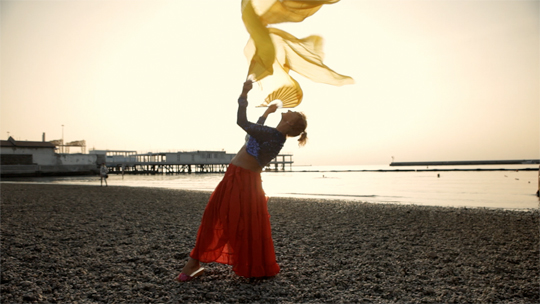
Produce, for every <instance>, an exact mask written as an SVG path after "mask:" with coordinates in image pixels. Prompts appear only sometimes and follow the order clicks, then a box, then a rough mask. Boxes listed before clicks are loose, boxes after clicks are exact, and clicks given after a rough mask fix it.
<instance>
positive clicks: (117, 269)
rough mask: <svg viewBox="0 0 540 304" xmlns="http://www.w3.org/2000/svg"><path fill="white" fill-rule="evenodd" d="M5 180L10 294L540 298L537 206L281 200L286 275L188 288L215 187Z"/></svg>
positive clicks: (58, 297) (58, 298) (207, 281)
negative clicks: (183, 273)
mask: <svg viewBox="0 0 540 304" xmlns="http://www.w3.org/2000/svg"><path fill="white" fill-rule="evenodd" d="M1 187H2V188H1V190H2V191H1V198H2V205H1V211H2V212H1V232H2V233H1V240H2V242H1V246H2V248H1V251H2V256H1V262H2V263H1V267H2V278H1V293H2V298H3V300H4V301H6V302H23V301H29V302H74V301H77V302H84V301H89V302H100V303H114V302H165V303H174V302H241V301H247V302H285V303H287V302H289V303H296V302H332V303H335V302H377V303H396V302H404V303H405V302H441V303H453V302H512V303H536V302H539V301H540V292H539V290H538V285H539V283H540V281H539V278H538V273H539V270H540V267H539V261H538V255H539V251H538V249H539V242H540V241H539V239H540V237H539V231H538V225H539V212H538V211H529V212H523V211H519V212H517V211H505V210H492V209H481V208H477V209H468V208H446V207H427V206H412V205H390V204H369V203H359V202H351V201H339V200H318V199H298V198H279V197H272V198H271V199H270V200H269V203H268V207H269V212H270V215H271V222H272V231H273V239H274V245H275V249H276V257H277V260H278V263H279V264H280V266H281V272H280V274H279V275H278V276H276V277H275V278H269V279H264V280H254V279H245V278H241V277H237V276H236V275H235V274H234V273H233V272H232V270H231V269H230V267H229V266H225V265H220V264H216V263H212V264H208V265H206V268H207V272H206V273H205V274H204V275H203V276H202V277H200V278H198V279H196V280H194V281H191V282H188V283H185V284H180V283H177V282H175V281H174V280H173V279H174V278H175V276H176V275H177V274H178V273H179V271H180V269H181V267H182V266H183V264H184V262H185V261H186V259H187V257H188V254H189V251H190V250H191V248H192V246H193V244H194V242H195V237H196V232H197V229H198V225H199V222H200V218H201V216H202V212H203V211H204V207H205V206H206V202H207V200H208V197H209V195H210V193H209V192H199V191H187V190H171V189H159V188H142V187H141V188H131V187H113V186H111V187H99V186H74V185H43V184H11V183H2V185H1Z"/></svg>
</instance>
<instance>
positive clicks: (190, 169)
mask: <svg viewBox="0 0 540 304" xmlns="http://www.w3.org/2000/svg"><path fill="white" fill-rule="evenodd" d="M89 153H90V154H97V155H100V156H102V157H101V158H102V159H104V160H105V161H104V163H105V165H106V166H107V168H108V169H109V172H110V173H117V174H126V173H127V174H175V173H223V172H225V171H226V170H227V167H228V166H229V163H230V162H231V160H232V159H233V158H234V156H236V154H233V153H226V152H225V151H188V152H157V153H155V152H148V153H138V152H137V151H132V150H91V151H89ZM292 164H293V159H292V154H280V155H278V156H277V157H276V158H274V159H273V160H272V161H271V162H270V163H269V164H268V166H267V167H266V168H265V169H266V170H267V171H285V170H287V168H288V169H289V170H292Z"/></svg>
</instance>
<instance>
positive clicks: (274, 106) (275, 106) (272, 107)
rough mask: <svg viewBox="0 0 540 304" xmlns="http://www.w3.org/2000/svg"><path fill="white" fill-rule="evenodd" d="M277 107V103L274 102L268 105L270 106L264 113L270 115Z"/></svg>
mask: <svg viewBox="0 0 540 304" xmlns="http://www.w3.org/2000/svg"><path fill="white" fill-rule="evenodd" d="M277 108H278V106H277V104H275V103H273V104H271V105H269V106H268V108H267V109H266V112H264V114H266V115H268V114H271V113H274V112H275V111H276V110H277Z"/></svg>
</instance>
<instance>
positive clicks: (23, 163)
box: [0, 137, 100, 177]
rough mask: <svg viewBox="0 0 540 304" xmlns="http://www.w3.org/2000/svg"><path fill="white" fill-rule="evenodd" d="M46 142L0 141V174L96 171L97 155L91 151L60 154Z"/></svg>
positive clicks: (37, 174) (38, 174)
mask: <svg viewBox="0 0 540 304" xmlns="http://www.w3.org/2000/svg"><path fill="white" fill-rule="evenodd" d="M56 149H57V148H56V145H54V144H53V143H51V142H46V141H19V140H15V139H13V137H9V138H8V140H1V141H0V160H1V167H0V168H1V176H2V177H15V176H48V175H49V176H51V175H88V174H97V173H98V172H99V167H98V164H99V160H100V159H99V157H98V156H97V155H90V154H82V153H77V154H59V153H56Z"/></svg>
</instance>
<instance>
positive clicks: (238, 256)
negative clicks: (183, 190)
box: [177, 80, 307, 282]
mask: <svg viewBox="0 0 540 304" xmlns="http://www.w3.org/2000/svg"><path fill="white" fill-rule="evenodd" d="M252 87H253V82H252V81H251V80H248V81H246V82H244V86H243V89H242V94H241V95H240V98H239V99H238V115H237V124H238V125H239V126H240V127H241V128H242V129H244V131H246V132H247V133H248V134H249V135H250V138H249V140H248V142H247V143H246V144H245V145H244V146H243V147H242V148H241V149H240V151H239V152H238V154H236V156H235V157H234V158H233V159H232V161H231V163H230V164H229V167H228V168H227V172H226V173H225V176H224V177H223V180H222V181H221V182H220V183H219V185H218V186H217V188H216V189H215V190H214V192H213V193H212V195H211V196H210V199H209V201H208V204H207V205H206V209H205V211H204V214H203V217H202V220H201V225H200V227H199V230H198V232H197V240H196V243H195V248H193V250H192V251H191V253H190V255H189V256H190V257H189V260H188V262H187V264H186V265H185V266H184V267H183V268H182V273H180V275H178V277H177V280H178V281H180V282H185V281H189V280H191V279H193V278H194V277H196V276H198V275H200V274H202V272H203V271H204V268H202V267H201V265H200V263H201V262H202V263H210V262H217V263H221V264H228V265H232V266H233V267H232V269H233V271H234V272H235V273H236V274H237V275H239V276H243V277H247V278H252V277H273V276H275V275H277V274H278V272H279V270H280V268H279V265H278V264H277V263H276V254H275V251H274V243H273V240H272V231H271V227H270V215H269V213H268V208H267V201H268V198H267V197H266V195H265V193H264V190H263V188H262V182H261V172H262V170H263V168H264V167H265V166H266V165H268V163H269V162H270V161H271V160H272V159H274V158H275V157H276V156H277V155H278V154H279V152H280V151H281V148H282V147H283V144H284V143H285V140H286V139H287V137H296V136H300V138H299V139H298V142H299V145H300V146H303V145H305V144H306V141H307V133H306V131H305V130H306V127H307V120H306V117H305V115H304V114H302V113H300V112H294V111H288V112H286V113H282V114H281V121H280V122H279V124H278V125H277V127H275V128H272V127H268V126H264V125H263V124H264V122H265V121H266V118H267V116H268V115H269V114H270V113H273V112H275V111H276V109H277V106H275V105H271V106H269V107H268V109H267V110H266V111H265V113H264V114H263V116H261V118H259V121H258V123H257V124H255V123H252V122H249V121H248V120H247V116H246V108H247V105H248V101H247V94H248V92H249V91H250V90H251V89H252Z"/></svg>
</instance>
